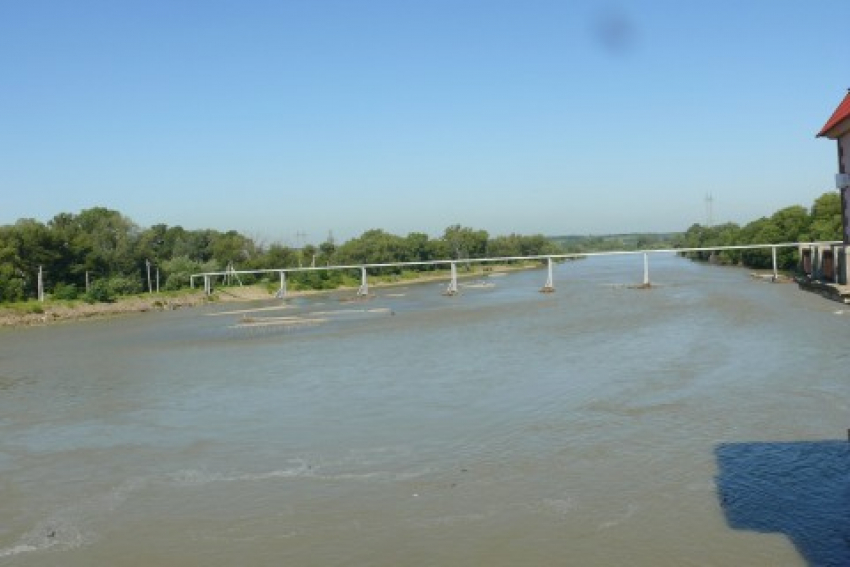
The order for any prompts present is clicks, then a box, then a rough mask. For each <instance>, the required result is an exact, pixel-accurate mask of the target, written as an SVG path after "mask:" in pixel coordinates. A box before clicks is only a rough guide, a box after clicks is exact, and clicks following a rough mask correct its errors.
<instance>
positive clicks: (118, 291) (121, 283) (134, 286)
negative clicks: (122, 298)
mask: <svg viewBox="0 0 850 567" xmlns="http://www.w3.org/2000/svg"><path fill="white" fill-rule="evenodd" d="M107 285H109V289H111V290H112V294H113V295H133V294H136V293H141V292H142V283H141V282H140V281H139V280H138V278H128V277H127V276H112V277H111V278H109V280H108V281H107Z"/></svg>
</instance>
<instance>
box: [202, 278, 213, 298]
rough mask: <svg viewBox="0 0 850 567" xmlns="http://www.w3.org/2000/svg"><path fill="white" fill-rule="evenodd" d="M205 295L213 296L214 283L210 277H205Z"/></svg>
mask: <svg viewBox="0 0 850 567" xmlns="http://www.w3.org/2000/svg"><path fill="white" fill-rule="evenodd" d="M204 293H205V294H207V295H212V282H211V281H210V277H209V276H204Z"/></svg>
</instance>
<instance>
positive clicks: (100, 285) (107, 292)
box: [83, 280, 115, 303]
mask: <svg viewBox="0 0 850 567" xmlns="http://www.w3.org/2000/svg"><path fill="white" fill-rule="evenodd" d="M83 299H84V300H85V301H86V303H112V302H113V301H115V293H114V292H113V291H112V288H111V287H110V286H109V280H95V281H94V282H92V284H91V285H90V286H89V291H88V293H86V294H85V296H83Z"/></svg>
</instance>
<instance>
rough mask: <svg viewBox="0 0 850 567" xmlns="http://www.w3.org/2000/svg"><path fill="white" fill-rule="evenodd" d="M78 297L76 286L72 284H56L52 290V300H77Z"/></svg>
mask: <svg viewBox="0 0 850 567" xmlns="http://www.w3.org/2000/svg"><path fill="white" fill-rule="evenodd" d="M79 296H80V292H79V291H78V290H77V286H75V285H74V284H63V283H58V284H56V285H55V286H54V288H53V298H54V299H66V300H70V299H77V298H78V297H79Z"/></svg>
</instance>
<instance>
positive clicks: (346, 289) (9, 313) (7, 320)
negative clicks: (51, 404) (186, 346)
mask: <svg viewBox="0 0 850 567" xmlns="http://www.w3.org/2000/svg"><path fill="white" fill-rule="evenodd" d="M540 267H541V265H540V264H537V263H534V264H522V265H497V266H480V265H479V266H474V267H472V268H471V269H470V271H468V272H460V273H459V274H458V279H475V278H483V277H487V276H489V275H491V274H496V273H507V272H514V271H519V270H529V269H536V268H540ZM448 279H449V272H448V271H443V270H441V271H435V272H423V273H421V274H418V275H416V277H399V276H396V277H392V276H383V277H380V276H378V277H374V278H370V282H369V285H370V287H373V288H376V289H381V288H388V287H397V286H404V285H416V284H425V283H431V282H438V281H446V280H448ZM356 290H357V287H356V286H343V287H339V288H336V289H323V290H313V289H302V290H292V291H288V292H287V295H286V296H287V297H288V298H291V297H303V296H308V295H318V294H334V293H351V294H353V293H354V292H356ZM275 293H276V290H275V289H272V288H270V287H269V286H268V285H267V284H254V285H245V286H230V287H218V288H216V289H215V290H214V292H213V294H212V295H211V296H206V295H204V292H203V291H202V290H186V291H180V292H167V293H154V294H142V295H135V296H129V297H121V298H118V299H116V300H115V301H114V302H112V303H85V302H84V301H81V300H78V301H54V300H48V301H45V302H37V301H29V302H26V303H19V304H15V305H8V306H0V327H32V326H42V325H50V324H55V323H61V322H70V321H85V320H90V319H103V318H108V317H117V316H124V315H132V314H138V313H149V312H156V311H174V310H176V309H185V308H191V307H196V306H198V305H205V304H208V303H215V302H240V301H264V300H270V299H275Z"/></svg>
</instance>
